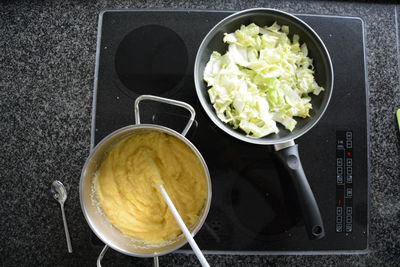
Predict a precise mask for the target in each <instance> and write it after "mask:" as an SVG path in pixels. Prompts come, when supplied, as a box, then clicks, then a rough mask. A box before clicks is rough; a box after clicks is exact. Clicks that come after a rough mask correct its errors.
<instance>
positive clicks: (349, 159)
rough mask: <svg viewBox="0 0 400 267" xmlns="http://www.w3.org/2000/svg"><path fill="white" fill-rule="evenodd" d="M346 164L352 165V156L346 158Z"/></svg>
mask: <svg viewBox="0 0 400 267" xmlns="http://www.w3.org/2000/svg"><path fill="white" fill-rule="evenodd" d="M346 164H347V166H353V159H352V158H348V159H346Z"/></svg>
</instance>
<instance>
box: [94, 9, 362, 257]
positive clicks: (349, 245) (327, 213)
mask: <svg viewBox="0 0 400 267" xmlns="http://www.w3.org/2000/svg"><path fill="white" fill-rule="evenodd" d="M229 14H231V13H230V12H223V11H193V10H192V11H172V10H106V11H104V12H102V13H101V14H100V18H99V29H98V46H97V60H96V74H95V94H94V102H93V125H92V147H93V146H94V145H95V144H97V143H98V142H99V141H100V140H101V139H102V138H104V137H105V136H106V135H108V134H109V133H111V132H112V131H114V130H116V129H118V128H121V127H124V126H127V125H131V124H134V123H135V120H134V113H133V102H134V100H135V99H136V98H137V97H138V96H139V95H141V94H152V95H157V96H162V97H167V98H171V99H177V100H181V101H184V102H187V103H189V104H190V105H192V106H193V107H194V108H195V110H196V121H195V123H194V126H193V127H192V128H191V130H190V132H189V133H188V135H187V137H188V139H189V140H190V141H191V142H192V143H193V144H194V145H195V146H196V147H197V148H198V150H199V151H200V153H201V154H202V155H203V157H204V159H205V161H206V163H207V165H208V168H209V171H210V175H211V180H212V204H211V208H210V212H209V215H208V217H207V220H206V222H205V224H204V226H203V227H202V229H201V230H200V232H199V233H198V234H197V235H196V237H195V239H196V241H197V242H198V245H199V247H200V248H201V249H202V250H204V251H206V252H208V253H232V254H287V253H289V254H300V253H311V254H314V253H363V252H366V249H367V246H368V245H367V244H368V181H369V168H368V166H369V164H368V119H367V118H368V117H367V101H368V100H367V93H366V92H367V89H366V86H367V82H366V70H365V49H364V35H363V32H364V26H363V22H362V21H361V20H360V19H359V18H352V17H333V16H316V15H298V16H299V17H300V18H301V19H303V20H304V21H305V22H307V23H308V24H309V25H310V26H311V27H313V28H314V29H315V31H316V32H317V33H318V34H319V35H320V37H321V38H322V40H323V41H324V42H325V44H326V46H327V48H328V50H329V52H330V55H331V57H332V61H333V66H334V73H335V85H334V89H333V95H332V99H331V102H330V104H329V107H328V109H327V111H326V113H325V114H324V116H323V117H322V119H321V120H320V122H318V124H317V125H316V126H315V127H314V128H313V129H312V130H311V131H309V132H308V133H307V134H305V135H303V136H302V137H301V138H299V139H297V140H296V143H298V145H299V150H300V156H301V159H302V163H303V168H304V171H305V173H306V175H307V177H308V180H309V183H310V186H311V188H312V190H313V192H314V195H315V198H316V200H317V203H318V205H319V208H320V211H321V215H322V218H323V222H324V226H325V231H326V236H325V237H324V238H322V239H320V240H314V241H311V240H309V239H308V237H307V234H306V232H305V229H304V223H303V220H302V217H301V214H300V207H299V205H298V201H297V198H296V193H295V192H294V190H293V186H292V184H291V182H290V179H289V178H288V174H287V172H286V171H285V169H284V168H283V167H282V166H281V165H280V164H279V163H278V162H277V161H276V159H275V158H274V157H273V155H272V153H271V147H269V146H262V145H253V144H249V143H245V142H243V141H239V140H236V139H234V138H232V137H230V136H229V135H227V134H225V133H224V132H222V131H221V130H220V129H219V128H217V127H216V126H214V125H213V123H212V122H211V120H210V119H209V118H208V117H207V115H206V113H205V112H204V110H203V109H202V107H201V105H200V102H199V100H198V98H197V95H196V92H195V87H194V81H193V65H194V61H195V56H196V53H197V49H198V47H199V45H200V43H201V41H202V39H203V38H204V36H205V35H206V34H207V32H208V31H209V30H210V29H211V28H212V27H213V26H214V25H215V24H216V23H217V22H218V21H220V20H221V19H223V18H224V17H226V16H228V15H229ZM188 116H189V114H187V111H185V110H181V109H179V108H174V107H171V106H167V105H165V104H160V103H152V102H145V103H143V104H141V121H142V122H143V123H157V124H161V125H165V126H167V127H170V128H172V129H175V130H177V131H180V130H181V129H183V127H184V125H185V123H186V120H187V118H188ZM93 243H94V244H96V242H93ZM181 251H182V252H183V251H190V247H188V246H185V247H183V248H182V250H181Z"/></svg>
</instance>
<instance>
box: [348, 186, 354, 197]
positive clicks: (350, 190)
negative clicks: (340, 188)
mask: <svg viewBox="0 0 400 267" xmlns="http://www.w3.org/2000/svg"><path fill="white" fill-rule="evenodd" d="M346 196H347V197H352V196H353V188H347V189H346Z"/></svg>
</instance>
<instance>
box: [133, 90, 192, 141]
mask: <svg viewBox="0 0 400 267" xmlns="http://www.w3.org/2000/svg"><path fill="white" fill-rule="evenodd" d="M142 100H152V101H156V102H162V103H166V104H170V105H174V106H179V107H182V108H185V109H187V110H188V111H189V112H190V119H189V121H188V123H187V124H186V126H185V128H184V129H183V131H182V135H183V136H185V135H186V134H187V133H188V131H189V129H190V127H191V126H192V124H193V122H194V117H195V116H196V111H195V110H194V108H193V107H192V106H191V105H189V104H188V103H185V102H182V101H178V100H173V99H169V98H164V97H159V96H154V95H141V96H139V97H138V98H136V100H135V122H136V124H140V114H139V103H140V102H141V101H142Z"/></svg>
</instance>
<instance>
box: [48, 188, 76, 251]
mask: <svg viewBox="0 0 400 267" xmlns="http://www.w3.org/2000/svg"><path fill="white" fill-rule="evenodd" d="M51 193H52V194H53V197H54V198H55V199H56V200H57V201H58V203H60V206H61V213H62V218H63V222H64V230H65V238H66V239H67V246H68V252H69V253H72V245H71V239H70V238H69V231H68V225H67V219H66V217H65V212H64V202H65V200H67V190H65V187H64V185H63V184H62V183H61V182H60V181H54V182H53V183H52V184H51Z"/></svg>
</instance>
